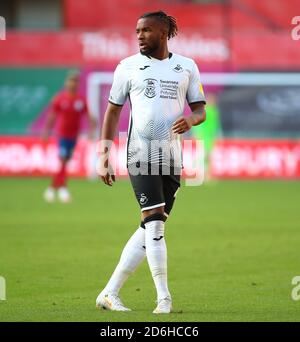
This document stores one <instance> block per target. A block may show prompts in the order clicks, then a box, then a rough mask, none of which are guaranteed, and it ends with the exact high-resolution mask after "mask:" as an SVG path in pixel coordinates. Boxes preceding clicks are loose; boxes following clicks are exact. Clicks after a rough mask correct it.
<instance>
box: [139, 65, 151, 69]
mask: <svg viewBox="0 0 300 342" xmlns="http://www.w3.org/2000/svg"><path fill="white" fill-rule="evenodd" d="M147 68H150V65H145V66H144V67H143V68H140V70H145V69H147Z"/></svg>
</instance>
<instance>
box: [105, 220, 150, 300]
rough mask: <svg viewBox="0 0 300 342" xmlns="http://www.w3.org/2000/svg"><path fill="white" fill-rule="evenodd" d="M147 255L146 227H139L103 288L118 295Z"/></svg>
mask: <svg viewBox="0 0 300 342" xmlns="http://www.w3.org/2000/svg"><path fill="white" fill-rule="evenodd" d="M145 256H146V250H145V229H144V228H142V227H139V228H138V229H137V230H136V232H135V233H134V234H133V235H132V236H131V238H130V239H129V240H128V242H127V244H126V245H125V247H124V249H123V252H122V254H121V258H120V261H119V263H118V265H117V267H116V269H115V270H114V273H113V274H112V276H111V277H110V279H109V282H108V283H107V285H106V286H105V289H104V290H103V291H104V292H106V293H111V294H116V295H118V293H119V291H120V289H121V287H122V286H123V284H124V283H125V281H126V280H127V279H128V277H129V276H130V274H132V273H133V272H134V271H135V270H136V269H137V267H138V266H139V264H140V263H141V262H142V261H143V260H144V258H145Z"/></svg>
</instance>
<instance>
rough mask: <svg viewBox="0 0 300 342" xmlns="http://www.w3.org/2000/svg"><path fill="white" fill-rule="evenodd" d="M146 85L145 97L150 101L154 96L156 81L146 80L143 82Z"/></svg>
mask: <svg viewBox="0 0 300 342" xmlns="http://www.w3.org/2000/svg"><path fill="white" fill-rule="evenodd" d="M144 82H145V83H146V88H145V93H144V94H145V95H146V96H147V97H149V99H151V98H152V97H154V96H156V84H157V80H156V79H154V78H146V79H145V80H144Z"/></svg>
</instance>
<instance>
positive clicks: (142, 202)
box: [140, 193, 148, 205]
mask: <svg viewBox="0 0 300 342" xmlns="http://www.w3.org/2000/svg"><path fill="white" fill-rule="evenodd" d="M147 202H148V197H147V196H146V195H145V194H144V193H142V194H141V197H140V204H141V205H145V204H146V203H147Z"/></svg>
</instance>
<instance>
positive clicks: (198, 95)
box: [186, 62, 206, 103]
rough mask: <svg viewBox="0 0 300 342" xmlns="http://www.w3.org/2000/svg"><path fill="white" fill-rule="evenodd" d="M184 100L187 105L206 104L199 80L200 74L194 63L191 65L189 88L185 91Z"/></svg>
mask: <svg viewBox="0 0 300 342" xmlns="http://www.w3.org/2000/svg"><path fill="white" fill-rule="evenodd" d="M186 98H187V101H188V103H194V102H200V101H203V102H206V100H205V96H204V91H203V86H202V83H201V80H200V72H199V69H198V67H197V65H196V63H195V62H194V63H193V67H192V70H191V74H190V80H189V87H188V90H187V94H186Z"/></svg>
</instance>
